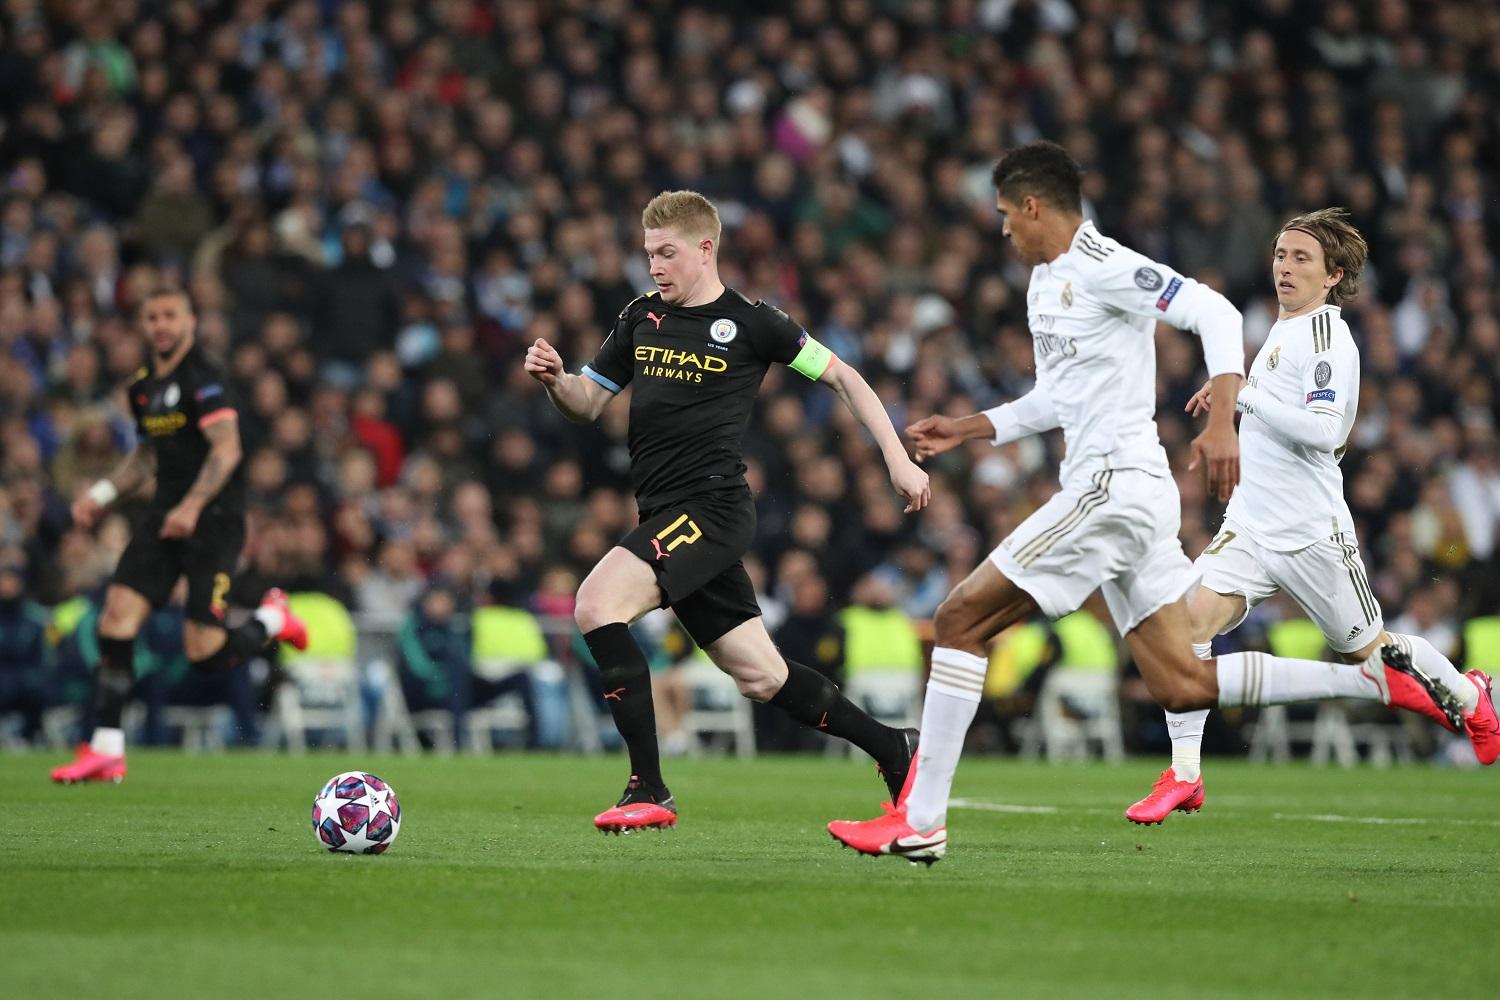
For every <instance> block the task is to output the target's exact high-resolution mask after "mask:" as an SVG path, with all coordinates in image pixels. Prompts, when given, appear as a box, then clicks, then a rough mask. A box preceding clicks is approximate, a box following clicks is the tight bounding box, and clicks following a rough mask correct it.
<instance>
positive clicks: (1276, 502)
mask: <svg viewBox="0 0 1500 1000" xmlns="http://www.w3.org/2000/svg"><path fill="white" fill-rule="evenodd" d="M1248 383H1249V384H1250V385H1252V386H1254V387H1255V388H1256V390H1257V392H1261V393H1264V394H1266V395H1269V396H1271V397H1272V398H1274V399H1276V400H1278V401H1280V402H1282V403H1285V404H1287V405H1289V406H1295V407H1298V408H1302V409H1306V410H1309V411H1311V412H1313V413H1317V414H1321V415H1323V416H1332V417H1337V418H1338V419H1339V420H1341V421H1342V423H1341V425H1340V426H1341V428H1342V429H1341V431H1340V433H1338V434H1337V435H1336V437H1337V444H1336V446H1335V447H1334V448H1333V449H1331V450H1327V451H1320V450H1317V449H1315V448H1312V447H1310V446H1308V445H1304V444H1299V443H1297V442H1295V441H1292V440H1289V439H1288V438H1286V437H1285V436H1284V435H1282V434H1280V433H1278V432H1277V431H1276V430H1274V429H1273V428H1271V427H1270V426H1268V425H1267V424H1266V422H1265V420H1264V419H1262V418H1261V417H1260V416H1259V415H1257V414H1255V413H1247V414H1245V415H1244V416H1243V417H1242V418H1241V419H1240V482H1239V485H1238V486H1236V487H1235V490H1234V495H1233V496H1232V497H1230V499H1229V507H1228V509H1227V510H1226V511H1225V513H1224V516H1225V518H1227V519H1230V520H1233V521H1235V522H1236V523H1237V524H1239V525H1242V526H1243V527H1244V528H1245V530H1246V531H1248V532H1249V533H1250V536H1251V537H1252V538H1254V539H1255V541H1256V542H1258V543H1259V544H1261V545H1262V546H1264V547H1266V548H1268V549H1272V550H1274V551H1277V552H1293V551H1295V550H1297V549H1301V548H1305V547H1307V546H1309V545H1312V544H1313V543H1314V542H1317V541H1319V540H1322V539H1326V538H1329V537H1331V536H1333V535H1337V534H1340V533H1341V532H1348V533H1349V535H1350V537H1353V534H1354V519H1353V518H1352V517H1351V516H1350V515H1349V505H1348V504H1347V503H1345V502H1344V474H1343V472H1342V471H1340V469H1339V459H1340V458H1342V457H1343V454H1344V445H1345V442H1347V441H1348V440H1349V431H1350V429H1351V428H1353V426H1354V417H1355V413H1356V411H1357V410H1358V409H1359V348H1358V347H1356V346H1355V344H1354V337H1353V336H1352V335H1351V334H1350V333H1349V324H1347V323H1345V322H1344V320H1343V316H1342V315H1341V314H1340V310H1339V307H1338V306H1332V305H1329V306H1323V307H1322V308H1320V309H1318V310H1316V311H1315V312H1311V313H1308V314H1307V315H1305V316H1298V317H1296V318H1295V319H1288V320H1280V321H1278V322H1277V323H1275V324H1274V325H1273V326H1272V327H1271V333H1270V335H1269V336H1268V337H1267V338H1266V342H1265V343H1264V344H1262V345H1261V348H1260V353H1259V354H1257V355H1256V356H1255V362H1254V363H1253V364H1252V365H1251V366H1250V377H1249V379H1248Z"/></svg>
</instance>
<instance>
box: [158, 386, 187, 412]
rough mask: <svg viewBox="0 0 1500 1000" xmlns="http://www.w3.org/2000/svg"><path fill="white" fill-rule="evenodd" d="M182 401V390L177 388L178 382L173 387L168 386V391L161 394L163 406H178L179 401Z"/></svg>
mask: <svg viewBox="0 0 1500 1000" xmlns="http://www.w3.org/2000/svg"><path fill="white" fill-rule="evenodd" d="M181 399H182V390H181V389H179V388H177V383H176V382H173V383H172V384H171V385H169V386H167V389H166V391H165V392H163V393H162V394H161V401H162V405H163V406H176V405H177V403H178V401H179V400H181Z"/></svg>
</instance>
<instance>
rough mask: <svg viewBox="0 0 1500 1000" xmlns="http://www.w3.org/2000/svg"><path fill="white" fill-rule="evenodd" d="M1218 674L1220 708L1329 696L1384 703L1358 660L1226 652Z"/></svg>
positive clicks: (1373, 681)
mask: <svg viewBox="0 0 1500 1000" xmlns="http://www.w3.org/2000/svg"><path fill="white" fill-rule="evenodd" d="M1218 675H1219V707H1220V708H1231V707H1233V706H1235V705H1285V704H1289V703H1291V702H1297V701H1324V700H1326V699H1328V698H1358V699H1360V700H1362V701H1378V702H1381V703H1382V704H1384V703H1385V698H1384V696H1383V695H1382V693H1381V685H1380V684H1379V683H1378V682H1377V681H1376V680H1375V679H1374V678H1373V677H1371V676H1370V675H1369V674H1367V673H1365V672H1364V669H1363V665H1362V664H1358V663H1329V662H1327V661H1324V660H1294V659H1291V658H1290V657H1285V656H1272V655H1271V654H1270V653H1226V654H1224V655H1223V656H1221V657H1219V659H1218Z"/></svg>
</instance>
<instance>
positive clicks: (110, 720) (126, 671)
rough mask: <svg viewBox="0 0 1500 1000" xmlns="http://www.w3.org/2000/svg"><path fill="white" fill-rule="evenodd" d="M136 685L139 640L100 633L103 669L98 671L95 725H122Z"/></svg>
mask: <svg viewBox="0 0 1500 1000" xmlns="http://www.w3.org/2000/svg"><path fill="white" fill-rule="evenodd" d="M134 686H135V640H134V639H108V638H105V637H104V636H102V635H101V636H100V637H99V670H98V672H97V673H96V674H95V675H94V725H95V726H96V727H99V728H103V729H119V728H120V715H121V713H123V712H124V711H125V702H127V701H129V700H130V690H131V688H133V687H134Z"/></svg>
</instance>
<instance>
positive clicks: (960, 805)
mask: <svg viewBox="0 0 1500 1000" xmlns="http://www.w3.org/2000/svg"><path fill="white" fill-rule="evenodd" d="M948 805H949V807H951V808H953V809H977V810H979V811H981V812H992V813H1031V814H1036V815H1040V816H1052V815H1055V814H1056V813H1059V812H1061V811H1062V810H1060V809H1058V808H1057V806H1018V805H1012V804H1011V803H1009V802H986V801H984V800H983V799H953V800H952V801H950V802H949V803H948Z"/></svg>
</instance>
